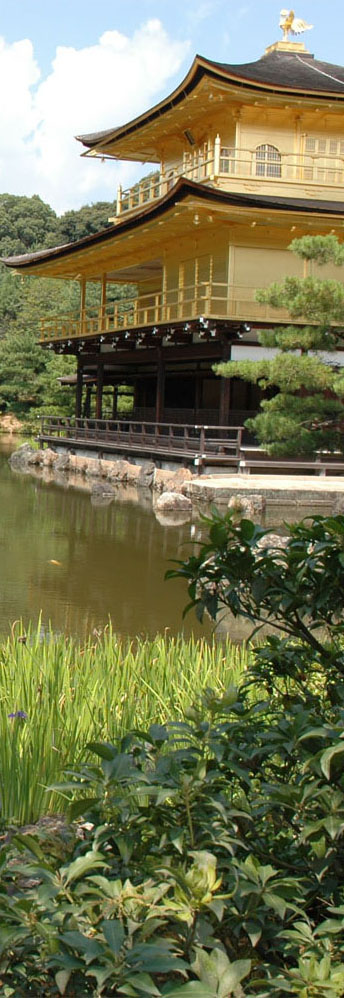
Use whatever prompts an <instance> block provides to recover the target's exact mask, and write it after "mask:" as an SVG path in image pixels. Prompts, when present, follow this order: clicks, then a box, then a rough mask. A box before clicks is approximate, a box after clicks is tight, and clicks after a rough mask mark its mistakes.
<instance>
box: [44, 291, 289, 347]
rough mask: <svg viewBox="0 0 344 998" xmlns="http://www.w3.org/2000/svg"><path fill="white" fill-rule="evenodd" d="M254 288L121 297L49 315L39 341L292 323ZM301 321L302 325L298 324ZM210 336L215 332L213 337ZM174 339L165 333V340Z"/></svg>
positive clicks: (282, 311)
mask: <svg viewBox="0 0 344 998" xmlns="http://www.w3.org/2000/svg"><path fill="white" fill-rule="evenodd" d="M255 296H256V288H248V287H244V286H239V285H233V284H225V283H220V282H216V283H215V282H205V281H200V282H199V283H198V284H197V285H196V284H190V285H183V286H179V287H177V288H173V289H172V290H169V291H166V292H162V291H157V292H156V293H154V294H147V295H140V296H139V297H137V298H121V299H119V300H118V301H115V302H112V303H111V304H110V303H108V304H107V305H106V306H102V307H101V308H99V309H89V310H87V311H86V310H85V311H84V312H82V314H81V315H79V316H76V315H75V313H74V312H71V313H67V314H63V315H55V316H51V315H49V316H46V317H45V318H43V319H42V320H41V337H40V338H41V342H43V343H44V342H47V341H53V340H67V341H68V340H70V341H72V340H74V339H82V340H84V339H85V340H86V339H87V338H89V337H94V336H102V335H103V336H108V335H109V334H110V335H111V334H116V333H119V334H124V338H127V339H128V340H129V339H130V333H131V330H133V331H134V330H136V331H140V333H141V334H142V333H144V330H145V329H146V328H147V329H148V328H150V327H152V326H153V327H154V326H157V325H161V324H167V325H168V324H169V323H173V322H182V321H183V322H186V323H187V322H188V321H192V320H193V319H197V318H200V317H201V316H202V317H203V319H204V320H208V321H209V322H210V320H211V319H224V318H228V319H238V320H242V321H243V322H249V321H258V322H259V321H264V320H265V321H271V322H276V321H278V322H288V321H290V316H289V314H288V312H287V310H286V309H274V308H271V307H270V306H269V305H260V304H258V302H256V300H255ZM300 321H301V320H300ZM209 334H210V335H211V331H210V333H209ZM170 335H171V333H170V331H169V330H168V329H167V330H166V337H167V338H168V337H169V336H170Z"/></svg>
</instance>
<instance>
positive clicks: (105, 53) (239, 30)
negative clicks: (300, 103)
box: [0, 0, 344, 212]
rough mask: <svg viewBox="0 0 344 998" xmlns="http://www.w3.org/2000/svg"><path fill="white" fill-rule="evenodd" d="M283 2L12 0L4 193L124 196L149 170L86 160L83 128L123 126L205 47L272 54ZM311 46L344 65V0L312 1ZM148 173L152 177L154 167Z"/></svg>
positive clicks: (1, 171)
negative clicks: (120, 189)
mask: <svg viewBox="0 0 344 998" xmlns="http://www.w3.org/2000/svg"><path fill="white" fill-rule="evenodd" d="M283 5H284V4H282V3H281V0H261V2H260V3H259V4H258V3H255V2H252V0H237V2H234V0H189V2H185V0H184V2H183V0H159V2H157V0H126V2H125V0H120V2H119V0H112V2H110V0H58V2H57V0H11V3H9V2H8V0H7V2H6V4H5V3H4V2H1V0H0V12H1V21H0V88H1V92H2V95H4V94H6V101H4V100H3V99H2V101H1V106H0V133H1V135H2V142H1V146H0V190H1V191H5V190H9V191H10V192H11V193H18V194H33V193H37V194H40V195H41V197H43V198H44V200H46V201H49V202H50V203H51V204H52V205H53V207H55V208H56V210H57V211H59V212H61V211H64V210H65V209H66V208H70V207H78V206H79V205H81V204H83V203H86V202H92V201H96V200H99V199H101V198H105V199H106V200H111V199H112V198H114V197H115V191H116V187H117V184H118V182H119V181H120V180H121V181H122V182H123V184H124V186H126V185H129V184H130V183H132V182H134V180H135V179H136V177H137V167H133V166H132V165H131V164H123V165H122V166H120V165H117V164H108V163H106V164H104V166H102V165H101V164H99V163H97V162H94V163H92V164H91V163H89V162H86V161H84V160H80V158H79V152H80V147H79V146H78V144H77V143H76V142H75V141H74V140H73V135H74V134H76V133H78V132H83V131H92V130H93V129H95V130H97V129H98V128H99V129H100V128H106V127H111V126H114V125H116V124H117V123H120V122H121V121H125V120H128V119H129V118H131V117H133V116H135V115H136V114H138V113H140V111H142V110H144V109H145V108H146V107H149V106H151V105H152V104H154V103H155V102H156V101H157V100H159V99H160V98H161V97H162V96H163V95H164V94H167V93H169V91H170V90H172V89H173V87H174V86H175V85H176V84H177V83H178V82H179V80H180V79H181V78H182V77H183V75H184V74H185V73H186V71H187V69H188V67H189V65H190V63H191V62H192V59H193V56H194V54H195V52H200V53H201V54H202V55H205V56H208V57H209V58H211V59H217V60H219V61H221V62H226V61H228V62H231V63H235V62H239V63H240V62H246V61H251V60H254V59H258V58H260V56H261V55H262V54H263V52H264V49H265V47H266V46H267V45H269V44H271V43H272V42H274V41H276V40H277V39H278V38H279V37H281V32H280V29H279V27H278V22H279V12H280V8H281V7H282V6H283ZM295 12H296V15H297V16H299V17H302V18H304V19H305V20H306V21H308V22H309V23H312V24H314V29H313V30H312V31H310V32H307V34H306V35H305V36H304V40H305V42H306V45H307V47H308V48H309V49H310V51H311V52H314V54H315V56H316V57H317V58H320V59H324V60H325V61H327V62H333V63H339V64H341V63H343V62H344V53H343V27H344V12H343V4H342V2H340V0H328V2H325V0H302V2H301V6H300V7H299V6H298V5H297V6H296V7H295ZM141 172H144V170H142V171H141Z"/></svg>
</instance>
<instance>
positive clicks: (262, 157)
mask: <svg viewBox="0 0 344 998" xmlns="http://www.w3.org/2000/svg"><path fill="white" fill-rule="evenodd" d="M281 173H282V170H281V153H280V151H279V149H277V148H276V146H270V145H268V144H267V143H264V144H263V145H261V146H257V149H256V176H257V177H280V176H281Z"/></svg>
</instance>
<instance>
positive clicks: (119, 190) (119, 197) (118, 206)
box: [116, 184, 122, 215]
mask: <svg viewBox="0 0 344 998" xmlns="http://www.w3.org/2000/svg"><path fill="white" fill-rule="evenodd" d="M121 212H122V186H121V184H119V185H118V187H117V197H116V215H120V214H121Z"/></svg>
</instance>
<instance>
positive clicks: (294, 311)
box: [216, 235, 344, 456]
mask: <svg viewBox="0 0 344 998" xmlns="http://www.w3.org/2000/svg"><path fill="white" fill-rule="evenodd" d="M290 249H291V250H292V251H293V252H294V253H296V255H297V256H299V257H300V258H301V259H303V260H306V261H309V262H311V261H314V262H315V263H316V264H318V265H319V266H322V265H324V264H326V263H334V264H335V265H336V266H338V267H339V266H343V264H344V248H343V246H342V245H341V244H340V243H339V242H338V240H337V238H336V237H335V236H331V235H329V236H304V237H302V238H301V239H294V240H293V242H292V243H291V245H290ZM257 301H259V302H261V303H263V304H264V303H265V304H268V305H270V307H272V308H276V309H279V308H284V309H287V311H288V313H289V315H290V317H291V319H294V320H299V321H300V319H301V320H302V321H304V322H306V325H294V326H286V327H284V328H283V327H278V328H276V329H272V330H265V331H263V332H262V333H260V334H259V336H258V338H259V342H260V343H261V344H262V345H263V346H267V347H275V348H277V349H278V351H279V353H278V354H277V355H276V356H275V357H274V358H273V359H272V360H261V361H260V360H257V361H234V362H233V361H229V362H228V363H226V364H220V365H218V366H217V367H216V371H217V373H218V374H221V375H223V376H225V377H240V378H243V379H244V380H245V381H249V382H252V383H253V384H258V385H259V386H260V387H261V388H262V390H263V391H264V390H266V388H272V389H276V390H278V394H277V395H274V397H273V398H269V399H265V400H264V401H263V402H262V405H261V410H262V411H261V412H260V413H259V414H258V416H256V417H255V418H254V419H251V420H249V421H248V422H247V426H248V428H249V429H250V430H253V432H254V433H256V435H257V437H258V440H259V442H260V443H261V444H262V445H264V449H265V450H266V451H267V452H268V453H270V454H277V455H285V456H287V455H288V454H300V455H302V454H304V455H312V454H315V452H316V451H317V450H322V449H324V450H329V451H342V452H343V448H344V444H343V439H344V438H343V398H344V385H343V376H342V375H340V374H339V375H338V374H337V372H336V370H335V369H334V368H333V367H332V366H331V365H330V364H329V363H328V361H327V362H325V361H324V359H323V355H322V354H323V352H324V351H326V353H329V352H331V351H333V350H335V349H337V348H338V347H343V345H344V332H343V327H344V285H343V283H342V281H340V280H338V281H335V280H322V279H321V278H319V277H314V276H311V275H310V276H307V277H304V278H299V277H286V278H285V280H284V281H283V282H282V283H281V284H277V283H275V284H272V285H271V286H270V287H269V288H265V289H263V290H261V291H259V292H257ZM290 351H292V353H290ZM310 352H311V353H310ZM319 352H320V355H319Z"/></svg>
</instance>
